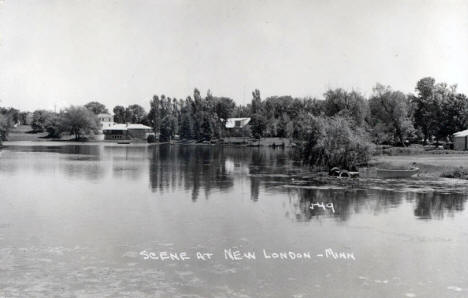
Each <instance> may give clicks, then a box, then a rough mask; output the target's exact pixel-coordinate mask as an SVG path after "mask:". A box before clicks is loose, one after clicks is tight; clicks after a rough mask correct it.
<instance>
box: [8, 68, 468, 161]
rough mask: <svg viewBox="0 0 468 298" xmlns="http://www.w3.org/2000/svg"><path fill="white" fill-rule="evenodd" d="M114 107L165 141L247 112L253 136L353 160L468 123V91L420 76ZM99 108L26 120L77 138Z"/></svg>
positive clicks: (206, 135) (440, 136)
mask: <svg viewBox="0 0 468 298" xmlns="http://www.w3.org/2000/svg"><path fill="white" fill-rule="evenodd" d="M112 112H113V114H114V121H115V122H116V123H141V124H145V125H148V126H150V127H152V128H153V130H154V131H155V133H156V135H158V136H159V140H160V141H168V140H171V139H173V138H175V137H176V136H179V137H180V138H181V139H184V140H195V141H210V140H214V139H219V138H222V137H224V136H227V135H229V133H230V132H229V131H228V130H226V129H225V124H226V120H227V119H228V118H230V117H250V118H251V122H250V125H249V126H248V127H247V128H245V129H244V130H245V131H244V132H243V133H245V134H246V135H249V136H251V137H252V138H262V137H283V138H291V139H294V140H295V141H296V143H298V144H300V145H302V146H304V147H306V149H305V150H304V152H307V157H306V159H308V160H310V161H311V162H312V163H320V164H323V163H324V160H328V161H330V160H335V157H336V156H335V157H333V156H332V155H333V152H332V151H333V150H331V149H330V148H347V149H346V154H348V155H349V156H346V157H343V158H344V159H346V160H347V161H346V162H344V163H346V164H348V163H353V162H354V161H353V160H354V159H356V158H357V159H359V158H358V157H356V156H352V154H354V153H355V152H358V151H362V152H367V151H368V150H370V149H369V148H371V144H389V145H398V146H406V145H407V144H410V143H414V142H422V143H424V144H426V143H427V142H432V141H437V142H438V141H448V140H450V139H451V137H452V135H453V133H454V132H456V131H459V130H463V129H466V128H467V126H468V99H467V97H466V96H465V95H464V94H462V93H459V92H458V91H457V87H456V85H452V86H449V85H447V84H446V83H436V81H435V79H434V78H431V77H425V78H422V79H421V80H419V81H418V82H417V84H416V86H415V94H404V93H403V92H400V91H397V90H393V89H392V88H391V87H389V86H384V85H381V84H376V86H375V87H374V88H373V92H372V94H371V95H370V96H369V97H368V98H366V97H365V96H363V95H362V94H361V93H359V92H357V91H347V90H343V89H340V88H338V89H330V90H327V91H326V92H325V93H324V98H323V99H316V98H293V97H291V96H270V97H267V98H265V99H263V98H262V97H261V93H260V91H259V90H254V91H253V92H252V99H251V102H250V103H249V104H247V105H236V103H235V102H234V100H232V99H231V98H228V97H219V96H214V95H213V94H212V93H211V92H210V91H209V90H208V92H207V93H206V95H205V96H202V94H201V92H200V91H199V90H198V89H195V90H194V91H193V94H192V95H190V96H188V97H187V98H185V99H177V98H171V97H168V96H165V95H154V96H153V98H152V99H151V100H150V102H149V111H148V112H146V111H145V109H144V108H143V107H142V106H140V105H138V104H132V105H129V106H127V107H124V106H121V105H117V106H115V107H114V108H113V109H112ZM100 113H108V109H107V108H106V107H105V106H104V105H103V104H101V103H99V102H97V101H92V102H89V103H88V104H86V105H85V106H84V107H70V108H68V109H65V110H64V111H61V112H60V113H54V112H51V111H46V110H37V111H34V113H32V117H30V118H31V119H30V120H29V121H30V122H31V127H32V128H33V130H35V131H47V132H48V133H49V135H50V136H59V135H61V134H62V133H64V132H68V133H71V134H73V135H74V136H75V137H76V138H80V137H81V136H83V135H86V134H88V133H90V132H93V131H96V130H97V128H98V126H99V123H98V122H97V120H96V115H97V114H100ZM0 115H1V118H0V132H2V137H3V138H4V137H5V136H6V135H7V131H8V128H9V127H11V126H12V124H14V123H23V124H25V123H26V122H28V120H27V118H28V117H27V116H28V114H27V113H25V112H20V111H18V110H15V109H2V110H1V111H0ZM78 127H79V128H78ZM363 148H364V149H363ZM327 150H329V151H327ZM336 150H338V149H336ZM336 150H335V151H336ZM353 152H354V153H353ZM337 156H338V155H337ZM336 158H337V157H336ZM331 163H334V162H331ZM340 163H343V162H340Z"/></svg>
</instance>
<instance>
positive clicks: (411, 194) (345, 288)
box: [0, 143, 468, 297]
mask: <svg viewBox="0 0 468 298" xmlns="http://www.w3.org/2000/svg"><path fill="white" fill-rule="evenodd" d="M307 171H308V170H307V169H303V168H300V167H296V166H295V165H293V164H292V163H291V162H290V161H289V158H288V153H287V152H286V151H283V150H281V149H276V150H274V149H258V148H229V147H226V148H219V147H214V146H169V145H167V146H136V145H109V144H94V145H93V144H85V145H73V144H60V143H40V144H39V143H29V144H28V143H17V144H10V145H7V147H5V148H4V149H2V150H1V151H0V244H1V245H0V296H6V297H15V296H17V297H28V296H29V297H50V296H63V297H77V296H78V297H80V296H81V297H146V296H148V297H466V296H468V254H467V251H468V214H467V212H466V210H465V202H466V199H467V195H466V193H467V189H466V183H465V182H461V181H458V182H453V181H451V180H435V181H430V180H427V179H422V178H415V179H413V180H411V181H379V180H378V179H367V180H366V179H362V180H361V181H357V182H356V181H341V180H340V181H338V180H336V182H334V181H331V183H332V184H331V185H327V184H324V183H323V181H322V183H320V182H318V181H315V180H313V179H306V178H304V176H306V177H308V175H309V176H310V173H307ZM322 202H323V206H324V208H322V207H320V206H319V205H320V204H322ZM332 207H333V208H332ZM229 249H230V250H229ZM236 251H237V252H236ZM197 252H198V253H199V254H201V256H202V257H203V256H204V257H205V259H197ZM281 252H284V254H280V253H281ZM331 252H333V253H331ZM150 253H152V254H151V255H150ZM166 253H167V254H169V253H172V255H171V257H172V259H164V256H165V254H166ZM183 253H185V255H186V256H187V257H190V259H186V260H181V259H180V257H181V254H183ZM229 253H231V254H229ZM275 253H277V254H278V255H277V256H281V258H280V257H278V258H276V259H275V258H273V257H274V256H275ZM335 253H337V254H335ZM339 253H342V254H339ZM207 254H212V255H211V259H209V258H208V255H207ZM252 255H254V256H255V259H253V257H252ZM150 256H151V257H150ZM161 256H162V257H163V259H164V260H162V259H161V258H160V257H161ZM249 256H250V257H249ZM299 256H302V257H301V258H299ZM309 256H310V257H309ZM156 257H158V259H156ZM177 257H178V258H179V260H177ZM199 258H201V257H200V256H199Z"/></svg>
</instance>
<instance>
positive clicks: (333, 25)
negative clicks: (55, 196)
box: [0, 0, 468, 111]
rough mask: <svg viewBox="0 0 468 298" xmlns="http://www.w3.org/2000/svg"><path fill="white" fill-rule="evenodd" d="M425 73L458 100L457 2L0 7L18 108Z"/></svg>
mask: <svg viewBox="0 0 468 298" xmlns="http://www.w3.org/2000/svg"><path fill="white" fill-rule="evenodd" d="M426 76H432V77H434V78H435V79H436V81H437V82H447V83H448V84H458V90H459V91H461V92H463V93H468V1H466V0H444V1H442V0H406V1H402V0H393V1H387V0H383V1H376V0H349V1H345V0H336V1H314V0H307V1H302V0H287V1H281V0H274V1H273V0H272V1H266V0H249V1H243V0H238V1H228V0H225V1H224V0H174V1H169V0H167V1H150V0H147V1H143V0H131V1H130V0H127V1H124V0H115V1H113V0H93V1H91V0H76V1H75V0H67V1H62V0H40V1H37V0H30V1H27V0H0V106H7V107H8V106H12V107H15V108H18V109H21V110H29V111H33V110H35V109H43V108H45V109H54V107H56V108H57V109H60V108H63V107H66V106H68V105H83V104H86V103H87V102H89V101H92V100H97V101H99V102H102V103H104V104H105V105H106V106H107V107H108V108H109V109H110V110H111V109H112V108H113V107H114V106H115V105H124V106H127V105H130V104H140V105H142V106H143V107H145V108H146V109H148V108H149V101H150V99H151V98H152V96H153V95H154V94H159V95H160V94H165V95H166V96H170V97H177V98H186V97H187V96H188V95H191V94H192V93H193V89H194V88H198V89H199V90H200V91H201V92H202V94H206V91H207V90H208V89H210V90H211V92H212V94H213V95H214V96H227V97H231V98H232V99H234V100H235V101H236V102H237V103H240V104H246V103H248V102H250V100H251V92H252V91H253V90H254V89H259V90H260V91H261V94H262V97H263V98H265V97H268V96H273V95H291V96H293V97H307V96H310V97H318V98H322V97H323V93H324V92H325V91H326V90H327V89H329V88H344V89H347V90H356V91H359V92H361V93H363V94H364V95H365V96H369V95H371V94H372V87H373V86H375V84H376V83H377V82H380V83H382V84H384V85H390V86H391V87H392V88H393V89H396V90H401V91H403V92H405V93H409V92H414V87H415V85H416V82H417V81H418V80H419V79H421V78H423V77H426Z"/></svg>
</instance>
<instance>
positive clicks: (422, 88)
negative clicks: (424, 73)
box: [411, 77, 440, 144]
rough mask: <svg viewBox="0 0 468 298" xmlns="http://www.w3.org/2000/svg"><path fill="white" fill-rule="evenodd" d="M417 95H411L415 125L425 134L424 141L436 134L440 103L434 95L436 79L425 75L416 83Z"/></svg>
mask: <svg viewBox="0 0 468 298" xmlns="http://www.w3.org/2000/svg"><path fill="white" fill-rule="evenodd" d="M416 91H417V95H416V96H412V97H411V102H412V104H413V106H414V107H413V109H414V126H415V127H416V128H417V129H419V130H420V131H421V132H422V134H423V136H424V143H425V144H426V143H427V141H428V140H429V139H430V137H431V136H433V135H435V134H436V130H437V126H438V125H439V123H438V119H439V114H440V105H439V101H438V100H437V97H436V96H434V93H435V92H434V91H435V79H434V78H431V77H425V78H422V79H420V80H419V81H418V83H417V84H416Z"/></svg>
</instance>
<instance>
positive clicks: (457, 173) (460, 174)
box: [440, 167, 468, 179]
mask: <svg viewBox="0 0 468 298" xmlns="http://www.w3.org/2000/svg"><path fill="white" fill-rule="evenodd" d="M440 177H444V178H458V179H468V172H466V171H465V170H464V169H463V167H459V168H456V169H454V170H450V171H445V172H443V173H442V174H441V175H440Z"/></svg>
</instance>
